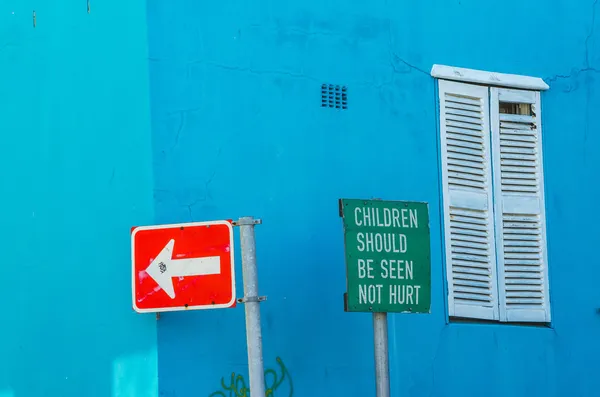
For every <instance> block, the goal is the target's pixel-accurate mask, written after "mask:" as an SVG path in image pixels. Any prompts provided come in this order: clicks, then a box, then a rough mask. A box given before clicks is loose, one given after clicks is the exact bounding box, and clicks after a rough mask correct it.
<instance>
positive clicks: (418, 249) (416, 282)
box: [339, 199, 431, 313]
mask: <svg viewBox="0 0 600 397" xmlns="http://www.w3.org/2000/svg"><path fill="white" fill-rule="evenodd" d="M339 204H340V216H341V217H342V219H343V224H344V243H345V252H346V280H347V286H346V288H347V294H346V310H347V311H350V312H373V313H388V312H396V313H429V312H430V308H431V257H430V243H429V213H428V205H427V203H420V202H407V201H382V200H358V199H341V200H340V202H339Z"/></svg>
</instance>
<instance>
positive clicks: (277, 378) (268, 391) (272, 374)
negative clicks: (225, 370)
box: [208, 357, 294, 397]
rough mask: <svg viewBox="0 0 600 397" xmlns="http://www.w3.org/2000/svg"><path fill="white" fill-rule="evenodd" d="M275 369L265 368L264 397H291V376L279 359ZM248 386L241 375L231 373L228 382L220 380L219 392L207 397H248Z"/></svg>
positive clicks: (278, 358)
mask: <svg viewBox="0 0 600 397" xmlns="http://www.w3.org/2000/svg"><path fill="white" fill-rule="evenodd" d="M276 361H277V367H275V368H265V396H266V397H292V396H293V395H294V386H293V383H292V376H291V375H290V373H289V371H288V369H287V368H286V366H285V364H284V363H283V360H282V359H281V358H280V357H277V358H276ZM249 386H250V384H249V382H247V381H246V378H244V375H242V374H236V373H235V372H233V373H232V374H231V376H230V378H229V380H227V381H225V378H221V387H220V388H219V390H217V391H215V392H213V393H211V394H210V395H209V396H208V397H249V396H250V388H249Z"/></svg>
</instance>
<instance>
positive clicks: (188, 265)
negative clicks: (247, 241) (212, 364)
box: [131, 221, 235, 313]
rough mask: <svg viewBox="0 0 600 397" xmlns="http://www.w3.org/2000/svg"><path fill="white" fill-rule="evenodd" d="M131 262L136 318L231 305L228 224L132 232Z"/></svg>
mask: <svg viewBox="0 0 600 397" xmlns="http://www.w3.org/2000/svg"><path fill="white" fill-rule="evenodd" d="M131 260H132V282H133V285H132V287H133V288H132V292H133V308H134V309H135V310H136V311H137V312H139V313H143V312H161V311H175V310H191V309H217V308H225V307H232V306H235V268H234V260H233V227H232V225H231V222H229V221H211V222H195V223H184V224H177V225H159V226H141V227H137V228H134V229H133V231H132V234H131Z"/></svg>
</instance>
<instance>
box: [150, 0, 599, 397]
mask: <svg viewBox="0 0 600 397" xmlns="http://www.w3.org/2000/svg"><path fill="white" fill-rule="evenodd" d="M598 7H600V5H597V4H596V3H595V2H592V1H583V0H575V1H574V0H556V1H553V2H547V1H543V0H530V1H527V2H523V1H520V0H508V1H504V2H502V4H500V3H498V2H485V1H480V0H452V1H448V0H428V1H407V0H402V1H396V2H392V1H387V0H377V1H369V2H356V1H347V0H331V1H327V2H321V1H316V0H304V1H284V2H282V1H275V0H262V1H254V2H246V1H237V0H232V1H229V2H198V1H183V0H174V1H170V2H166V1H159V0H149V1H148V34H149V54H150V89H151V102H152V130H153V132H152V134H153V159H154V189H155V201H154V206H155V211H156V219H157V221H159V222H181V221H190V220H193V221H199V220H209V219H221V218H236V217H239V216H242V215H253V216H256V217H261V218H262V219H263V220H264V223H263V225H261V226H259V227H258V228H257V244H258V247H257V249H258V261H259V262H258V263H259V266H260V271H259V275H260V290H261V293H263V294H265V295H268V297H269V299H268V301H267V302H265V303H264V304H262V306H261V308H262V313H263V332H264V335H263V336H264V340H263V341H264V357H265V365H266V367H267V368H272V369H274V370H276V371H277V374H278V375H279V374H281V368H280V366H279V364H278V362H277V361H276V360H277V357H280V358H281V360H282V363H283V365H284V366H285V368H286V371H284V373H285V374H286V378H285V380H284V382H283V383H282V385H281V386H280V387H279V388H278V389H277V390H275V393H274V396H275V397H287V396H289V395H296V396H314V397H317V396H368V395H374V368H373V355H372V354H373V353H372V352H373V351H372V324H371V317H370V316H369V315H368V314H350V313H344V312H343V304H342V294H343V292H344V288H345V274H344V271H345V270H344V262H343V244H342V230H341V221H340V219H339V218H338V215H337V199H338V198H340V197H361V198H362V197H366V198H369V197H380V198H383V199H405V200H420V201H421V200H422V201H427V202H429V204H430V211H431V213H430V216H431V232H432V235H431V245H432V291H433V293H432V313H431V315H426V316H417V315H391V316H390V359H391V376H392V395H394V396H461V397H466V396H473V397H480V396H483V395H485V396H488V397H500V396H511V397H521V396H522V397H525V396H527V397H531V396H544V397H549V396H550V397H552V396H556V397H559V396H594V395H597V393H598V390H599V389H600V378H599V377H598V376H597V373H598V370H600V359H599V358H598V357H599V356H600V344H598V341H597V338H598V335H599V334H600V315H598V314H597V313H596V308H597V307H600V288H598V279H599V278H600V266H599V265H600V263H599V262H598V260H597V255H596V252H595V249H596V246H597V245H598V241H599V240H598V238H599V234H598V231H597V228H596V226H595V225H597V224H598V222H599V221H600V215H598V211H597V210H596V208H597V205H596V201H597V200H596V198H597V197H598V196H599V195H600V187H599V185H598V184H597V183H595V181H597V180H598V178H597V174H598V172H599V171H600V156H599V155H598V154H599V151H598V147H600V133H598V131H599V128H600V122H599V121H598V120H600V119H599V118H598V116H597V115H596V113H597V112H596V111H595V109H598V108H599V105H600V93H599V91H598V87H599V85H598V79H599V78H600V74H599V72H598V71H599V70H600V65H599V63H600V51H598V49H599V48H600V42H599V37H600V36H598V35H599V34H600V26H599V25H600V18H596V14H597V12H598V9H597V8H598ZM434 63H438V64H447V65H452V66H459V67H467V68H474V69H483V70H491V71H497V72H503V73H514V74H526V75H533V76H538V77H542V78H544V79H545V81H546V82H547V83H548V84H549V85H550V90H549V91H547V92H544V93H543V94H542V107H543V115H542V118H543V126H544V135H545V136H544V142H543V144H544V151H545V152H544V161H545V167H546V168H545V169H546V173H545V178H546V197H547V200H546V205H547V217H548V222H547V227H548V244H549V259H550V277H551V289H552V292H551V299H552V311H553V324H552V328H538V327H523V326H514V325H509V326H500V325H484V324H462V323H461V324H458V323H450V324H448V323H447V317H446V309H445V306H446V303H445V297H444V293H443V287H444V274H445V272H444V270H443V269H444V268H443V266H444V264H443V256H442V246H441V228H440V223H441V219H440V211H439V208H440V191H439V188H438V186H439V175H440V171H439V164H438V158H439V149H438V140H439V138H438V131H437V119H436V92H435V84H434V80H433V79H432V78H431V77H430V76H429V70H430V69H431V66H432V65H433V64H434ZM322 83H333V84H344V85H347V86H348V101H349V108H348V110H346V111H337V110H330V109H322V108H321V107H320V100H321V98H320V86H321V84H322ZM238 259H239V257H238ZM239 273H240V272H238V274H239ZM240 288H241V285H240ZM240 294H241V292H240ZM244 338H245V334H244V321H243V307H238V308H236V309H232V310H224V311H212V312H194V313H192V312H187V313H169V314H166V315H164V316H162V317H161V319H160V320H159V322H158V356H159V373H160V384H159V388H160V392H161V393H162V395H163V396H171V397H175V396H177V397H187V396H206V397H208V396H209V395H211V393H213V392H217V393H216V394H213V396H214V397H223V396H229V395H230V394H229V391H225V390H223V389H222V388H221V386H220V382H221V377H225V384H226V385H228V384H229V379H230V378H229V377H230V374H231V373H232V372H235V373H236V374H238V373H239V374H240V375H241V376H242V377H243V378H244V379H247V365H246V359H247V358H246V351H245V339H244ZM272 379H273V374H272V373H270V375H269V376H268V384H271V383H272ZM290 380H292V383H290V382H289V381H290ZM239 385H241V383H239ZM292 389H293V391H292ZM219 390H221V392H220V393H219V392H218V391H219Z"/></svg>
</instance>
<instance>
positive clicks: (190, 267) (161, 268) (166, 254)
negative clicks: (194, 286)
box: [146, 239, 221, 299]
mask: <svg viewBox="0 0 600 397" xmlns="http://www.w3.org/2000/svg"><path fill="white" fill-rule="evenodd" d="M174 245H175V240H173V239H171V240H170V241H169V242H168V243H167V245H165V248H163V249H162V251H160V253H159V254H158V255H157V256H156V258H154V260H153V261H152V263H151V264H150V266H148V268H147V269H146V273H148V275H150V277H152V279H153V280H154V281H156V283H157V284H158V286H159V287H160V288H162V289H163V290H164V291H165V292H166V293H167V295H169V297H171V299H174V298H175V289H174V288H173V277H185V276H206V275H210V274H219V273H221V258H220V257H218V256H206V257H204V258H185V259H174V258H173V246H174Z"/></svg>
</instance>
